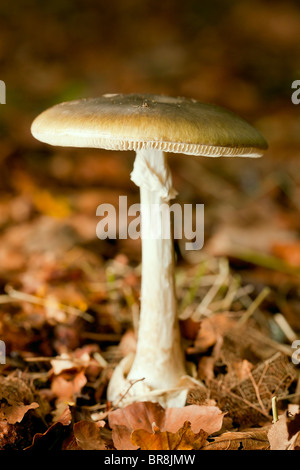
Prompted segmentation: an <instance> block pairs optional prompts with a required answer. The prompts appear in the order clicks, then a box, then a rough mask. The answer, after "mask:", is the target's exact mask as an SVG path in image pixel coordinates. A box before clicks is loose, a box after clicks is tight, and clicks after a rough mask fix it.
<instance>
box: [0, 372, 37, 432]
mask: <svg viewBox="0 0 300 470" xmlns="http://www.w3.org/2000/svg"><path fill="white" fill-rule="evenodd" d="M38 407H39V404H38V403H37V402H35V401H34V394H33V391H32V390H31V388H30V387H29V385H27V383H26V382H25V381H24V380H23V379H21V378H18V377H13V376H8V377H0V420H5V421H7V423H9V424H16V423H20V422H21V421H22V419H23V418H24V416H25V414H26V413H27V411H29V410H34V409H36V408H38Z"/></svg>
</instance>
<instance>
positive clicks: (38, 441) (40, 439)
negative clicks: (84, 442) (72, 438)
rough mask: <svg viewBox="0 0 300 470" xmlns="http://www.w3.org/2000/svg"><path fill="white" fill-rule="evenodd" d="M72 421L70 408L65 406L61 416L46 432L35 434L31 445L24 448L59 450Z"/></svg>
mask: <svg viewBox="0 0 300 470" xmlns="http://www.w3.org/2000/svg"><path fill="white" fill-rule="evenodd" d="M71 421H72V416H71V411H70V408H69V407H67V408H66V409H65V410H64V412H63V413H62V415H61V417H60V418H59V419H58V420H57V421H56V422H55V423H54V424H52V426H50V427H49V428H48V429H47V431H46V432H44V433H43V434H42V433H37V434H35V436H34V438H33V441H32V444H31V446H29V447H27V448H25V449H24V450H60V449H61V445H62V443H63V441H64V439H65V438H66V436H67V434H68V433H69V426H70V424H71Z"/></svg>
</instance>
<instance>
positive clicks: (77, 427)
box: [73, 420, 112, 450]
mask: <svg viewBox="0 0 300 470" xmlns="http://www.w3.org/2000/svg"><path fill="white" fill-rule="evenodd" d="M102 424H103V423H94V422H93V421H85V420H82V421H79V422H78V423H75V424H74V426H73V431H74V436H75V439H76V442H77V444H78V446H79V447H80V448H81V449H82V450H105V449H107V448H111V447H112V440H111V438H110V433H109V431H108V430H107V429H103V428H102Z"/></svg>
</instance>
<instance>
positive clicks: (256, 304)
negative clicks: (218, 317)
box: [239, 287, 271, 324]
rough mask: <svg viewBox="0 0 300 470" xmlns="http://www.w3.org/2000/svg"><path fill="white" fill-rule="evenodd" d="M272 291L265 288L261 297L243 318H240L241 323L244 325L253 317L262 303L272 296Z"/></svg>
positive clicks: (260, 294) (254, 301)
mask: <svg viewBox="0 0 300 470" xmlns="http://www.w3.org/2000/svg"><path fill="white" fill-rule="evenodd" d="M270 292H271V289H270V288H269V287H265V288H264V289H263V290H262V291H261V292H260V293H259V295H258V296H257V297H256V299H255V300H253V302H252V304H251V305H250V306H249V307H248V309H247V310H246V312H245V313H244V314H243V316H242V317H241V318H240V320H239V323H240V324H243V323H246V322H247V321H248V320H249V318H250V317H251V316H252V315H253V313H254V312H255V310H257V308H258V307H259V306H260V304H261V303H262V301H263V300H264V299H265V298H266V297H267V296H268V295H269V294H270Z"/></svg>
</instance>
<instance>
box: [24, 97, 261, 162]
mask: <svg viewBox="0 0 300 470" xmlns="http://www.w3.org/2000/svg"><path fill="white" fill-rule="evenodd" d="M31 132H32V134H33V136H34V137H35V138H36V139H38V140H40V141H42V142H46V143H48V144H51V145H61V146H66V147H94V148H104V149H108V150H139V149H142V148H153V149H157V150H163V151H165V152H174V153H185V154H189V155H203V156H211V157H217V156H243V157H258V156H261V155H262V154H263V151H264V150H266V149H267V147H268V146H267V143H266V141H265V139H264V138H263V137H262V135H261V134H260V133H259V132H258V131H257V130H256V129H255V128H254V127H252V126H251V125H250V124H248V123H247V122H246V121H245V120H244V119H241V118H240V117H238V116H237V115H236V114H234V113H232V112H231V111H228V110H226V109H224V108H221V107H219V106H215V105H211V104H204V103H200V102H199V101H196V100H193V99H187V98H181V97H179V98H172V97H168V96H161V95H151V94H127V95H126V94H109V95H103V96H101V97H99V98H88V99H81V100H76V101H69V102H65V103H61V104H58V105H56V106H53V107H52V108H49V109H47V110H46V111H44V112H43V113H42V114H40V115H39V116H38V117H37V118H36V119H35V120H34V122H33V123H32V127H31Z"/></svg>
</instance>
